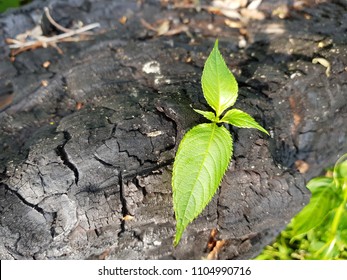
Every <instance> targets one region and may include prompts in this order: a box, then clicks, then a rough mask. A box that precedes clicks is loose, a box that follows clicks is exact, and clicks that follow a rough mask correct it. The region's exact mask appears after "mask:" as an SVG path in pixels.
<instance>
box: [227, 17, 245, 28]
mask: <svg viewBox="0 0 347 280" xmlns="http://www.w3.org/2000/svg"><path fill="white" fill-rule="evenodd" d="M224 23H225V25H226V26H229V27H230V28H241V27H243V24H242V22H241V21H239V20H238V21H236V20H230V19H226V20H225V21H224Z"/></svg>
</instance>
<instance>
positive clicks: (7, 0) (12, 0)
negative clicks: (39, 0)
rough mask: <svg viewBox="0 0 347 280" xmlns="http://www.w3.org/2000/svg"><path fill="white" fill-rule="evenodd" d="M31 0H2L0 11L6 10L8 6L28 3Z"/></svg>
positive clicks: (13, 6)
mask: <svg viewBox="0 0 347 280" xmlns="http://www.w3.org/2000/svg"><path fill="white" fill-rule="evenodd" d="M29 2H31V0H0V13H2V12H5V11H6V10H7V9H8V8H15V7H19V6H22V5H25V4H28V3H29Z"/></svg>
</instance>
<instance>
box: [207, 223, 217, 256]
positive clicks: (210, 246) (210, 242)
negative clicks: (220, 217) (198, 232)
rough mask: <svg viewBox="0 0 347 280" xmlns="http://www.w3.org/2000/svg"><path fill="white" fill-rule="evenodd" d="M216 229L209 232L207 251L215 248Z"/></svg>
mask: <svg viewBox="0 0 347 280" xmlns="http://www.w3.org/2000/svg"><path fill="white" fill-rule="evenodd" d="M217 233H218V231H217V229H215V228H214V229H212V230H211V232H210V236H209V238H208V241H207V249H208V250H209V251H211V250H212V249H213V248H214V247H215V246H216V236H217Z"/></svg>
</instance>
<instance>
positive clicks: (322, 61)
mask: <svg viewBox="0 0 347 280" xmlns="http://www.w3.org/2000/svg"><path fill="white" fill-rule="evenodd" d="M312 63H314V64H317V63H319V64H321V65H323V66H324V67H325V68H326V70H325V75H326V76H327V77H329V76H330V69H331V66H330V62H329V61H328V60H326V59H325V58H321V57H317V58H314V59H312Z"/></svg>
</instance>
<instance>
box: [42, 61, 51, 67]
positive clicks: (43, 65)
mask: <svg viewBox="0 0 347 280" xmlns="http://www.w3.org/2000/svg"><path fill="white" fill-rule="evenodd" d="M50 65H51V62H50V61H49V60H46V61H45V62H44V63H42V67H43V68H48V67H49V66H50Z"/></svg>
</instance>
